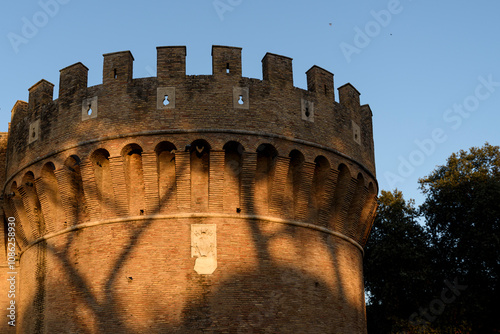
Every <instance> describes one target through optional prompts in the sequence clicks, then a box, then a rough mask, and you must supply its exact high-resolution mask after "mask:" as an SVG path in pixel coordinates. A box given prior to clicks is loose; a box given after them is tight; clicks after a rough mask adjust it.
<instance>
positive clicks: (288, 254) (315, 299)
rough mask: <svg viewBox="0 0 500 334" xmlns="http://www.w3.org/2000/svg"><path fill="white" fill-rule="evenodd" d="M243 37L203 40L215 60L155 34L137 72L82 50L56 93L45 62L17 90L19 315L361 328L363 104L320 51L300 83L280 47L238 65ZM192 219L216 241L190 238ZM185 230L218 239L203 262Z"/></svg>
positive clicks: (224, 328)
mask: <svg viewBox="0 0 500 334" xmlns="http://www.w3.org/2000/svg"><path fill="white" fill-rule="evenodd" d="M241 51H242V50H241V48H236V47H227V46H213V47H212V64H213V73H212V75H186V73H185V71H186V56H187V52H186V48H185V47H183V46H175V47H158V48H157V52H158V64H157V67H158V71H157V72H158V74H157V77H152V78H140V79H136V78H133V61H134V58H133V56H132V54H131V53H130V52H129V51H125V52H115V53H109V54H105V55H104V66H103V83H102V84H101V85H98V86H93V87H87V73H88V69H87V67H85V66H84V65H83V64H81V63H77V64H74V65H71V66H68V67H66V68H64V69H62V70H61V73H60V87H59V98H58V99H57V100H53V88H54V85H53V84H52V83H50V82H48V81H45V80H41V81H39V82H38V83H36V84H35V85H34V86H32V87H31V88H30V89H29V101H28V102H23V101H18V102H17V103H16V104H15V106H14V107H13V109H12V120H11V123H10V125H9V132H8V133H3V134H0V180H1V181H2V184H3V185H4V188H3V196H2V203H3V205H2V209H1V211H0V214H2V216H3V218H4V222H5V221H6V219H7V217H15V219H16V220H17V235H16V236H17V245H18V248H17V256H18V271H19V281H18V292H19V293H18V294H17V295H16V303H17V305H18V308H17V312H18V313H17V315H18V318H17V326H16V328H15V330H17V333H210V332H212V333H247V332H254V333H276V332H283V333H366V319H365V302H364V288H363V272H362V268H363V267H362V262H363V252H362V249H363V246H364V244H365V243H366V240H367V238H368V235H369V232H370V228H371V225H372V223H373V219H374V213H375V210H376V195H377V192H378V186H377V181H376V179H375V162H374V145H373V132H372V121H371V117H372V113H371V110H370V107H369V106H368V105H363V106H361V105H360V102H359V101H360V100H359V95H360V93H359V92H358V91H357V90H356V89H355V88H354V87H353V86H352V85H351V84H349V83H348V84H345V85H343V86H341V87H340V88H338V91H339V93H338V94H339V102H337V101H335V91H334V86H333V74H331V73H330V72H328V71H326V70H324V69H322V68H320V67H318V66H313V67H312V68H311V69H310V70H308V71H307V72H306V75H307V90H303V89H300V88H297V87H294V86H293V73H292V59H291V58H289V57H285V56H280V55H275V54H271V53H267V54H266V55H265V56H264V58H263V60H262V67H263V69H262V71H263V80H258V79H251V78H245V77H242V76H241V73H242V71H241V69H242V64H241ZM193 224H215V225H216V229H215V230H216V243H215V242H213V243H211V242H212V241H210V240H211V239H210V238H209V237H205V236H203V235H201V236H200V238H201V239H200V240H198V241H197V242H196V243H192V240H191V239H192V236H191V225H193ZM1 233H2V236H3V238H2V242H4V240H6V239H5V236H6V234H5V229H3V230H2V231H1ZM200 233H201V232H200ZM203 238H206V239H203ZM214 240H215V239H214ZM192 244H196V245H198V244H199V245H201V246H200V247H205V248H206V249H212V248H210V247H216V248H215V250H213V251H210V254H216V256H217V259H216V264H217V268H216V269H215V271H213V273H211V274H199V273H198V272H197V271H195V270H194V265H195V261H196V257H192V256H191V255H192V250H191V247H192V246H191V245H192ZM5 250H6V247H2V248H1V252H2V254H0V255H2V262H0V269H1V270H2V272H1V273H0V279H1V281H0V288H1V291H7V283H6V277H4V276H6V272H7V268H6V264H7V262H6V260H5V259H6V252H5ZM196 254H199V255H200V254H205V251H203V250H201V251H198V252H196ZM200 256H203V255H200ZM200 263H203V261H200ZM8 302H9V300H8V299H7V294H6V293H3V292H2V294H1V295H0V309H2V310H4V311H0V315H2V318H3V319H6V316H5V315H6V313H5V312H6V311H5V310H6V305H8V304H7V303H8ZM4 306H5V307H4ZM0 332H2V333H14V332H15V331H14V330H13V328H8V327H7V322H6V321H4V320H3V321H2V323H0Z"/></svg>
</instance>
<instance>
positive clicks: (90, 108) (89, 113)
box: [87, 104, 94, 116]
mask: <svg viewBox="0 0 500 334" xmlns="http://www.w3.org/2000/svg"><path fill="white" fill-rule="evenodd" d="M93 112H94V111H93V110H92V105H90V104H89V108H88V110H87V115H89V116H90V115H92V113H93Z"/></svg>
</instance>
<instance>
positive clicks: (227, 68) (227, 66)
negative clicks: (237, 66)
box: [226, 63, 231, 74]
mask: <svg viewBox="0 0 500 334" xmlns="http://www.w3.org/2000/svg"><path fill="white" fill-rule="evenodd" d="M230 72H231V71H230V69H229V63H227V64H226V73H227V74H229V73H230Z"/></svg>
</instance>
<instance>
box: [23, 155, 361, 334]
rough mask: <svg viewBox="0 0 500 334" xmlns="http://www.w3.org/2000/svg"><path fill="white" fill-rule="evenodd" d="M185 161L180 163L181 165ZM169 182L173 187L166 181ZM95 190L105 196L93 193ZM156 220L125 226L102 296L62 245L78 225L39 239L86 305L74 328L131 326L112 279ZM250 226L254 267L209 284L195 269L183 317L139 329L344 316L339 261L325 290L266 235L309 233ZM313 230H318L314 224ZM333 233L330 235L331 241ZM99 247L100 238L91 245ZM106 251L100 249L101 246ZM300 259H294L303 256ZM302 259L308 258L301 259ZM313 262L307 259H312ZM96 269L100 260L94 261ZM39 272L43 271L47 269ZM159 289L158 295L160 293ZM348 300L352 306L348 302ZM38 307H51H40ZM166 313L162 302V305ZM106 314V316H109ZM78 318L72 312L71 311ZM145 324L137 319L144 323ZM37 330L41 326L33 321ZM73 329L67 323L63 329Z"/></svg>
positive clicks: (295, 324)
mask: <svg viewBox="0 0 500 334" xmlns="http://www.w3.org/2000/svg"><path fill="white" fill-rule="evenodd" d="M181 168H183V169H186V168H188V167H187V166H185V165H184V166H181ZM171 190H172V189H171ZM241 191H248V192H249V193H247V194H246V197H247V198H252V196H253V193H251V192H252V189H250V188H245V187H241ZM172 193H173V191H168V192H167V196H164V197H163V198H161V202H160V205H159V207H158V210H157V211H156V212H153V213H151V214H152V215H155V214H160V208H161V207H162V205H165V204H166V203H167V202H168V201H169V200H170V198H171V195H172ZM100 198H106V197H105V196H100ZM101 204H102V205H105V206H107V209H108V210H111V211H113V212H114V213H116V215H118V214H119V209H118V208H117V207H116V206H115V204H114V201H112V200H110V201H107V202H102V203H101ZM255 206H256V205H255V203H249V204H248V207H243V211H244V212H252V211H253V208H254V207H255ZM154 222H155V220H154V219H144V220H143V221H142V222H141V223H140V224H138V225H137V227H135V226H134V227H133V228H130V229H131V231H130V236H129V240H128V242H127V244H126V245H124V247H123V249H122V250H121V251H120V254H119V256H118V258H117V260H116V261H115V262H114V263H113V265H112V268H113V269H111V270H110V274H109V275H108V276H107V278H106V280H105V282H104V286H103V290H102V293H103V296H104V298H99V297H98V294H97V292H96V291H94V290H95V289H93V287H92V284H91V283H89V282H88V279H86V278H85V276H84V275H83V274H82V273H81V272H79V270H78V268H77V266H75V264H74V263H73V261H72V259H71V254H70V252H69V250H70V249H71V248H72V245H73V244H74V242H75V240H76V238H77V233H78V232H73V233H67V234H66V240H65V244H64V246H62V247H53V246H51V245H50V244H47V243H40V245H39V246H38V247H41V248H45V250H44V251H46V252H47V256H54V257H55V258H56V259H57V261H59V262H60V267H61V268H63V269H64V271H65V274H66V277H67V279H68V281H69V282H70V283H71V286H72V287H73V289H74V291H75V295H77V296H78V298H80V299H81V300H84V301H85V304H86V307H87V309H88V310H89V311H90V313H91V315H92V316H93V318H94V319H95V324H94V327H92V326H89V324H87V323H84V322H81V323H79V324H77V328H74V329H72V330H76V331H75V332H78V333H131V334H132V333H134V334H135V333H138V332H137V331H136V330H135V329H132V328H130V327H129V325H128V324H127V323H128V322H129V319H128V317H129V315H128V314H127V309H126V308H124V307H122V306H120V303H118V300H119V299H120V298H119V297H120V294H121V293H123V291H117V290H116V289H115V288H116V282H117V279H118V277H119V276H118V275H119V273H120V271H121V269H122V268H123V267H124V265H125V263H127V261H129V260H130V258H131V254H132V253H133V251H134V250H135V249H136V248H137V247H138V246H139V245H141V238H142V237H143V235H144V234H145V233H146V232H147V231H148V229H149V228H150V227H151V226H152V224H153V223H154ZM245 224H248V228H249V230H250V231H251V238H252V241H253V244H254V248H255V249H257V250H258V264H257V266H256V267H255V269H254V270H250V271H243V272H239V273H236V274H234V275H232V276H231V277H229V278H228V279H225V280H224V281H223V282H221V283H218V285H217V288H213V287H212V285H211V283H212V281H211V277H210V276H207V275H198V274H196V273H195V272H194V270H193V273H192V276H193V277H195V276H196V278H194V279H191V280H190V282H189V284H190V285H191V288H196V289H199V290H200V291H203V293H201V294H200V295H199V296H198V297H197V298H194V299H192V300H189V301H188V302H187V303H186V304H185V307H184V309H183V311H182V319H183V320H182V322H181V323H178V324H166V323H162V322H156V323H152V324H150V326H149V328H148V330H147V331H145V332H151V333H218V332H230V333H252V332H255V333H266V332H268V333H276V332H281V329H282V327H281V326H284V325H285V324H286V326H287V328H293V331H294V332H296V333H320V332H324V330H325V328H328V326H329V325H331V324H332V323H334V322H337V323H343V322H344V321H345V319H344V318H345V317H344V316H343V314H344V313H345V311H346V310H345V309H343V307H344V306H345V305H349V296H348V295H347V294H346V292H345V291H344V285H345V284H346V282H345V279H346V278H345V277H343V275H342V273H341V272H340V270H339V268H338V267H337V266H335V265H333V266H332V268H333V272H331V273H330V274H331V275H332V276H333V277H334V281H335V282H337V285H336V287H335V289H334V290H332V287H331V284H329V283H327V282H325V281H324V280H323V279H322V278H320V277H314V276H312V275H310V274H308V273H306V272H304V271H302V270H298V269H297V268H293V267H291V266H286V265H283V264H281V263H278V262H276V261H275V259H274V258H273V256H272V255H271V251H270V250H269V244H270V241H271V240H272V239H274V238H279V237H282V236H286V237H289V238H292V239H293V240H294V247H296V248H297V249H299V250H300V249H305V248H307V247H308V243H309V242H310V240H309V239H308V238H309V237H310V236H307V235H306V236H304V235H303V234H301V233H299V232H298V230H299V229H301V228H300V227H291V226H286V227H285V228H283V229H281V230H280V231H278V232H276V233H273V234H269V233H264V232H263V231H262V228H261V224H262V223H261V222H257V221H255V220H251V221H248V220H245ZM316 233H318V232H316ZM332 240H333V241H332ZM321 242H322V243H323V246H324V247H325V249H327V252H328V253H329V255H330V257H331V261H332V262H333V263H338V262H337V261H336V259H337V257H338V254H337V250H336V247H335V246H334V245H333V243H334V242H335V240H334V238H333V237H332V236H324V237H322V238H321ZM96 247H102V245H96ZM102 251H103V252H106V250H105V249H103V250H102ZM303 260H304V259H300V261H303ZM305 260H307V259H305ZM311 265H313V264H311ZM95 269H96V270H99V268H95ZM45 275H50V272H46V273H45ZM57 289H58V287H57V286H46V287H45V291H46V292H47V293H50V291H54V290H57ZM161 298H162V296H158V299H161ZM35 301H36V296H33V297H32V301H31V302H30V303H28V304H29V305H34V303H35ZM333 304H338V305H339V307H338V309H329V308H325V306H324V305H333ZM144 307H145V308H150V309H151V310H157V309H158V308H161V307H162V306H161V303H159V302H157V301H156V300H151V301H150V303H149V304H148V305H144ZM350 307H351V308H356V307H359V306H356V305H350ZM43 312H51V310H50V309H45V310H43ZM164 312H165V313H166V314H167V313H168V312H169V310H164ZM349 312H356V313H362V312H363V311H362V310H351V311H349ZM111 315H112V316H111ZM75 318H76V319H78V317H75ZM24 321H25V323H24V324H22V326H21V327H23V328H31V326H32V324H30V323H31V322H32V319H30V318H26V317H25V318H24ZM346 326H347V327H345V328H342V329H341V328H339V329H334V328H332V329H331V330H332V333H333V332H335V333H338V332H344V331H345V332H349V327H348V326H349V324H346ZM143 327H144V326H143ZM37 332H40V333H41V332H43V327H40V328H38V329H37ZM70 332H72V331H70V330H68V333H70Z"/></svg>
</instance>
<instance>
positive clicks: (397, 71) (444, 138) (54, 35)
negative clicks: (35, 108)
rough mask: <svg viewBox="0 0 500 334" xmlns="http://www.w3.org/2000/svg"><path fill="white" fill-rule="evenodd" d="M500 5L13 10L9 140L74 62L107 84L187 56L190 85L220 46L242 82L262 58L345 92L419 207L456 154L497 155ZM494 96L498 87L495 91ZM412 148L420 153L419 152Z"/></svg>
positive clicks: (113, 4) (0, 125)
mask: <svg viewBox="0 0 500 334" xmlns="http://www.w3.org/2000/svg"><path fill="white" fill-rule="evenodd" d="M499 13H500V2H498V1H492V0H489V1H475V2H472V1H464V0H454V1H451V0H444V1H439V2H438V1H425V0H401V1H395V0H391V1H387V0H376V1H373V0H371V1H359V0H356V1H339V0H328V1H293V0H288V1H268V0H267V1H264V0H216V1H214V0H191V1H129V0H121V1H96V0H88V1H81V0H80V1H79V0H41V1H9V3H8V5H7V4H4V9H3V10H2V11H1V12H0V29H1V31H0V50H1V53H0V78H1V80H0V85H1V86H0V108H1V109H0V131H7V124H8V122H9V121H10V111H11V109H12V107H13V105H14V103H15V102H16V100H25V101H27V98H28V88H29V87H31V86H32V85H33V84H34V83H36V82H37V81H39V80H40V79H42V78H44V79H46V80H48V81H50V82H52V83H54V84H55V85H56V87H55V95H56V96H57V91H58V89H59V88H58V84H59V70H60V69H62V68H64V67H66V66H68V65H71V64H73V63H76V62H82V63H83V64H85V65H86V66H87V67H88V68H89V69H90V71H89V85H97V84H100V83H101V80H102V79H101V75H102V54H103V53H108V52H115V51H123V50H130V51H131V52H132V54H133V55H134V57H135V63H134V77H136V78H138V77H149V76H153V75H155V65H156V49H155V48H156V46H166V45H186V46H187V49H188V57H187V72H188V74H210V73H211V57H210V51H211V45H230V46H239V47H242V48H243V75H244V76H248V77H253V78H262V73H261V59H262V57H263V56H264V54H265V53H266V52H272V53H277V54H282V55H285V56H289V57H292V58H293V65H294V83H295V86H297V87H300V88H304V89H305V88H306V76H305V74H304V72H305V71H307V70H308V69H309V68H310V67H311V66H312V65H318V66H321V67H323V68H325V69H327V70H329V71H331V72H333V73H334V74H335V87H339V86H341V85H343V84H345V83H347V82H350V83H352V84H353V85H354V86H355V87H356V88H357V89H358V90H359V91H360V92H361V102H362V104H366V103H367V104H370V106H371V108H372V111H373V123H374V132H375V151H376V164H377V176H378V180H379V185H380V189H384V190H391V189H393V188H394V187H398V188H399V189H400V190H402V191H403V193H404V194H405V197H406V198H415V199H416V201H417V204H419V203H420V202H421V201H422V199H423V197H422V195H421V194H420V191H419V190H418V184H417V180H418V178H419V177H423V176H425V175H427V174H429V173H430V172H431V171H432V170H433V169H434V168H435V166H436V165H440V164H444V163H445V161H446V158H447V157H448V156H449V155H450V154H451V153H453V152H457V151H459V150H460V149H468V148H469V147H471V146H482V145H483V144H484V143H485V142H487V141H488V142H489V143H490V144H492V145H499V144H500V131H499V129H498V128H499V125H500V115H499V111H500V110H499V109H500V43H499V38H500V20H499ZM497 82H498V83H497ZM417 142H419V143H420V146H422V147H420V146H419V144H417Z"/></svg>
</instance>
